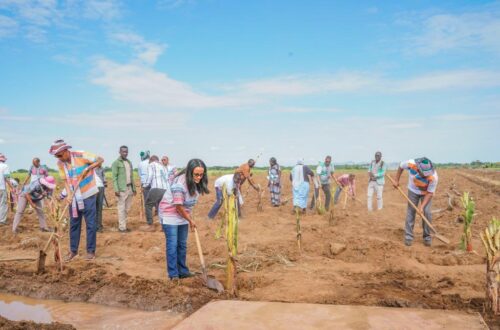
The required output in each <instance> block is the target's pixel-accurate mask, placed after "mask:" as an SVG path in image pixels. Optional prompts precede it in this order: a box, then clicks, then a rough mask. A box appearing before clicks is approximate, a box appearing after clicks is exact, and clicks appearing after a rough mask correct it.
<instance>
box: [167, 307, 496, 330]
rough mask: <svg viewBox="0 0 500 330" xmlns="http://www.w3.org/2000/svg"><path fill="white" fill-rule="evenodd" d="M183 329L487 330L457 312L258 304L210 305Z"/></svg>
mask: <svg viewBox="0 0 500 330" xmlns="http://www.w3.org/2000/svg"><path fill="white" fill-rule="evenodd" d="M174 329H176V330H184V329H206V330H211V329H217V330H224V329H228V330H229V329H230V330H234V329H238V330H244V329H252V330H256V329H273V330H279V329H287V330H291V329H301V330H303V329H384V330H387V329H398V330H400V329H419V330H420V329H426V330H431V329H469V330H473V329H488V327H487V326H486V324H485V323H484V321H483V320H482V317H481V315H479V314H467V313H464V312H458V311H448V310H432V309H413V308H389V307H370V306H341V305H319V304H299V303H280V302H261V301H226V300H224V301H213V302H211V303H209V304H207V305H205V306H203V307H202V308H201V309H199V310H198V311H197V312H196V313H194V314H192V315H191V316H189V317H188V318H186V319H184V320H183V321H182V322H180V323H179V324H177V326H175V327H174Z"/></svg>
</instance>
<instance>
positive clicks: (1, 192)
mask: <svg viewBox="0 0 500 330" xmlns="http://www.w3.org/2000/svg"><path fill="white" fill-rule="evenodd" d="M6 161H7V157H5V155H4V154H1V153H0V225H6V224H7V212H8V210H9V207H8V205H7V187H9V189H10V190H12V186H11V184H10V180H8V178H9V177H10V171H9V166H8V165H7V164H5V162H6Z"/></svg>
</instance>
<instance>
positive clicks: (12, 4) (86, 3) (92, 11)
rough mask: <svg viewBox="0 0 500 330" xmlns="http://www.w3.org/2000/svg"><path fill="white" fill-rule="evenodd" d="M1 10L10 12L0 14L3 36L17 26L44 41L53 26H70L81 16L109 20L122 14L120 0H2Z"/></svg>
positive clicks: (27, 35)
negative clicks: (5, 14) (7, 15)
mask: <svg viewBox="0 0 500 330" xmlns="http://www.w3.org/2000/svg"><path fill="white" fill-rule="evenodd" d="M0 10H4V11H6V12H7V13H8V14H9V20H6V19H5V18H2V17H6V16H0V37H2V34H5V33H6V32H5V31H8V32H9V33H12V31H14V30H15V29H17V30H21V31H22V33H23V36H25V37H26V38H27V39H29V40H31V41H34V42H44V41H46V40H47V37H46V35H47V33H48V30H49V29H50V28H51V27H54V26H56V27H58V28H67V27H69V26H72V25H73V24H75V23H76V22H77V21H78V20H81V19H88V20H103V21H109V20H112V19H115V18H117V17H119V16H120V14H121V5H120V2H119V1H118V0H63V1H57V0H1V1H0ZM73 28H74V26H73Z"/></svg>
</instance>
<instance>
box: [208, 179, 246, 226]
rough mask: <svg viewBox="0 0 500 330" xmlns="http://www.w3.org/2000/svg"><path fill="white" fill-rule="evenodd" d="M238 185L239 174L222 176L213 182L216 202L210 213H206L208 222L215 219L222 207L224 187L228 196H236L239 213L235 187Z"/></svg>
mask: <svg viewBox="0 0 500 330" xmlns="http://www.w3.org/2000/svg"><path fill="white" fill-rule="evenodd" d="M240 183H241V176H240V174H239V173H235V174H227V175H223V176H221V177H220V178H218V179H217V180H215V184H214V186H215V194H216V198H217V200H216V201H215V203H214V205H213V206H212V208H211V209H210V212H208V218H209V219H210V220H213V219H214V218H215V216H216V215H217V213H218V212H219V209H220V208H221V206H222V202H223V194H222V187H224V185H225V186H226V191H227V195H228V196H231V195H232V194H233V193H234V194H236V195H237V196H238V211H239V206H240V200H239V197H240V196H239V191H238V189H237V187H239V185H240Z"/></svg>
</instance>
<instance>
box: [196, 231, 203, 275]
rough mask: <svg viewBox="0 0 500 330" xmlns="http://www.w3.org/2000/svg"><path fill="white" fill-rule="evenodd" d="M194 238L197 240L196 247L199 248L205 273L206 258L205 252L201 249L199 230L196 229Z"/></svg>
mask: <svg viewBox="0 0 500 330" xmlns="http://www.w3.org/2000/svg"><path fill="white" fill-rule="evenodd" d="M194 237H195V239H196V247H197V248H198V255H199V256H200V263H201V268H202V269H203V272H205V258H204V257H203V250H202V249H201V244H200V237H199V236H198V229H196V228H194Z"/></svg>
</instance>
